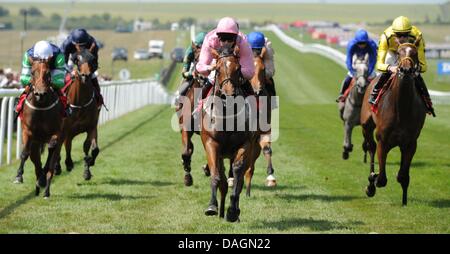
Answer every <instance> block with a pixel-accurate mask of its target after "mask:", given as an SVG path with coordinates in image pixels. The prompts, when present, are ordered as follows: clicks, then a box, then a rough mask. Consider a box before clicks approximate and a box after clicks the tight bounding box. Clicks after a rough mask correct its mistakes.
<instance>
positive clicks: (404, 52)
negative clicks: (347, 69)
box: [361, 37, 426, 206]
mask: <svg viewBox="0 0 450 254" xmlns="http://www.w3.org/2000/svg"><path fill="white" fill-rule="evenodd" d="M419 42H420V37H419V38H417V39H416V41H414V43H409V42H406V43H400V41H398V40H397V43H398V44H399V47H398V49H397V53H398V62H397V63H398V71H397V72H396V73H393V75H392V76H391V77H390V80H389V81H388V82H387V83H386V86H385V88H383V89H384V94H383V91H381V95H380V96H379V99H377V101H379V102H378V109H377V110H374V111H377V113H374V112H373V111H372V110H371V107H370V105H369V103H368V98H369V95H370V91H372V87H373V85H374V82H372V84H371V87H370V89H367V91H366V94H365V96H364V103H363V107H362V111H361V125H362V127H363V135H364V144H363V146H365V147H366V149H368V151H369V154H370V162H371V163H370V175H369V185H368V186H367V187H366V194H367V195H368V196H369V197H373V196H374V195H375V192H376V187H384V186H386V184H387V178H386V159H387V154H388V152H389V151H390V150H391V149H392V148H394V147H396V146H399V147H400V151H401V163H400V164H401V165H400V170H399V172H398V174H397V181H398V182H399V183H400V185H401V186H402V190H403V196H402V204H403V205H404V206H405V205H407V193H408V185H409V169H410V165H411V161H412V158H413V156H414V154H415V152H416V148H417V138H418V137H419V135H420V131H421V130H422V127H423V124H424V122H425V116H426V110H425V107H424V105H423V103H424V102H423V100H422V98H421V96H420V94H419V92H418V91H417V88H416V86H415V75H416V71H417V68H418V66H419V65H418V64H419V60H418V54H417V45H418V44H419ZM375 127H376V132H375V136H376V139H377V141H378V144H377V143H375V140H374V138H373V131H374V129H375ZM375 152H376V153H377V155H378V164H379V174H375V173H374V155H375ZM375 186H376V187H375Z"/></svg>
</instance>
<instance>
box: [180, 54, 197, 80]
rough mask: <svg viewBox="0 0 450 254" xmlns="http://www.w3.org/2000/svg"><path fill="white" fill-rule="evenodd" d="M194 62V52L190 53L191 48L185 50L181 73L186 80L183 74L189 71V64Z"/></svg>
mask: <svg viewBox="0 0 450 254" xmlns="http://www.w3.org/2000/svg"><path fill="white" fill-rule="evenodd" d="M193 61H194V52H193V51H192V47H189V48H188V49H186V52H185V55H184V59H183V70H182V72H181V74H182V76H183V77H184V78H186V77H185V76H186V75H185V73H186V72H188V71H189V70H190V69H191V64H192V62H193Z"/></svg>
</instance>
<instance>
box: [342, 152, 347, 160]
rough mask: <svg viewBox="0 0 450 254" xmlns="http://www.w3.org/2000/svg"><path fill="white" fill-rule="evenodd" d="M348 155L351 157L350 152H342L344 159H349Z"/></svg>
mask: <svg viewBox="0 0 450 254" xmlns="http://www.w3.org/2000/svg"><path fill="white" fill-rule="evenodd" d="M348 157H349V153H348V152H345V151H344V152H342V159H344V160H348Z"/></svg>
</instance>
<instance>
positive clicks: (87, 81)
mask: <svg viewBox="0 0 450 254" xmlns="http://www.w3.org/2000/svg"><path fill="white" fill-rule="evenodd" d="M94 46H95V45H94V44H93V45H92V46H91V48H89V49H86V48H81V47H79V46H78V45H77V46H76V48H77V51H76V52H75V54H74V57H73V58H74V64H76V65H77V70H76V71H75V73H74V77H73V81H72V83H71V84H70V85H69V86H68V87H67V89H66V91H65V92H66V94H67V104H68V107H70V110H71V112H72V113H71V114H70V116H69V117H66V118H65V119H64V122H63V131H62V134H63V138H64V146H65V149H66V160H65V164H66V169H67V171H71V170H72V169H73V166H74V165H73V160H72V156H71V151H72V140H73V138H74V137H75V136H77V135H78V134H80V133H83V132H86V134H87V136H86V140H85V141H84V144H83V151H84V154H85V157H84V173H83V177H84V179H85V180H90V179H91V177H92V174H91V171H90V167H91V166H94V164H95V159H96V158H97V155H98V154H99V152H100V149H99V148H98V143H97V123H98V118H99V113H100V108H98V107H97V104H96V100H95V92H94V87H93V85H92V80H91V75H92V74H93V73H92V69H93V62H94V55H93V54H92V50H93V47H94ZM90 149H91V150H92V152H91V155H90V156H89V150H90Z"/></svg>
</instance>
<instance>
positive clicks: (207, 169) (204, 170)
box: [202, 165, 211, 176]
mask: <svg viewBox="0 0 450 254" xmlns="http://www.w3.org/2000/svg"><path fill="white" fill-rule="evenodd" d="M202 169H203V172H204V173H205V176H210V175H211V172H209V167H208V165H203V166H202Z"/></svg>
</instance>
